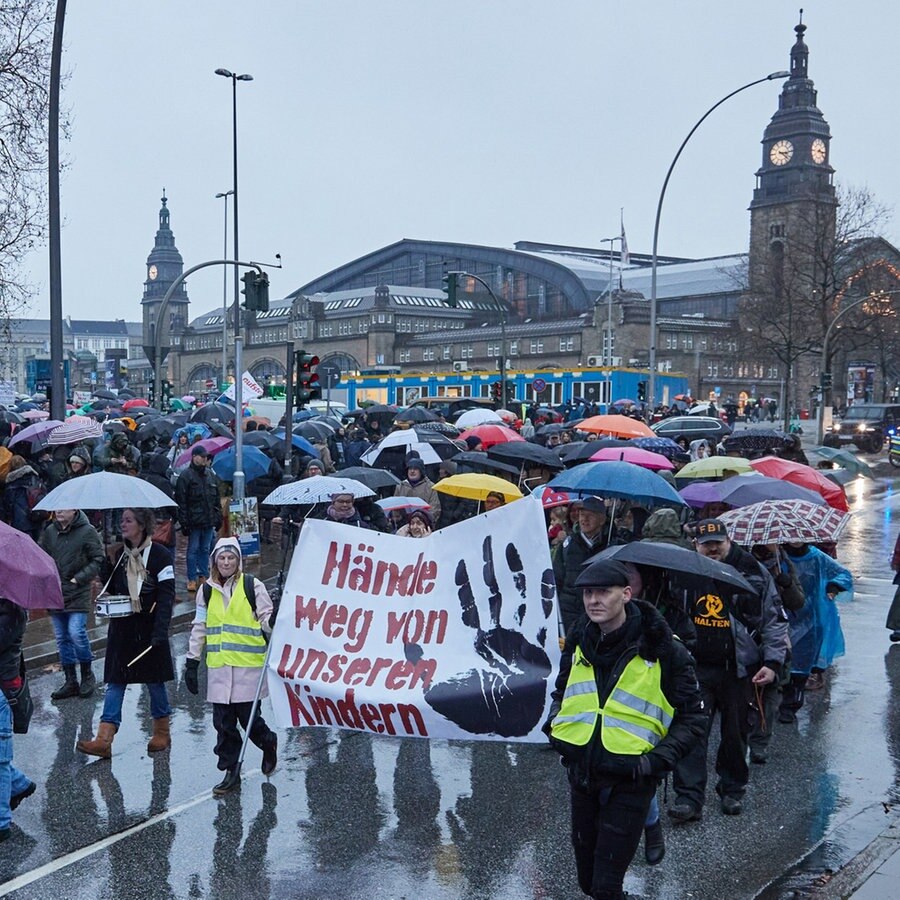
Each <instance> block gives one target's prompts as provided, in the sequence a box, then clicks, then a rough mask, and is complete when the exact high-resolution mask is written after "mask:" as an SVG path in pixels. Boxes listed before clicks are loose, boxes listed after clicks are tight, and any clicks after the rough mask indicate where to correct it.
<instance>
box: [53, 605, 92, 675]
mask: <svg viewBox="0 0 900 900" xmlns="http://www.w3.org/2000/svg"><path fill="white" fill-rule="evenodd" d="M50 619H51V620H52V622H53V631H54V632H55V633H56V646H57V647H58V648H59V661H60V662H61V663H62V664H63V665H64V666H74V665H75V663H76V662H84V663H86V662H92V661H93V659H94V654H93V653H91V642H90V639H89V638H88V635H87V613H86V612H55V613H52V614H51V615H50Z"/></svg>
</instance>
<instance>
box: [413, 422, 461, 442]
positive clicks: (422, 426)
mask: <svg viewBox="0 0 900 900" xmlns="http://www.w3.org/2000/svg"><path fill="white" fill-rule="evenodd" d="M416 428H418V429H419V431H433V432H434V433H435V434H442V435H444V437H448V438H456V437H459V435H460V431H459V429H458V428H457V427H456V426H455V425H451V424H450V423H449V422H441V421H437V422H419V423H417V424H416Z"/></svg>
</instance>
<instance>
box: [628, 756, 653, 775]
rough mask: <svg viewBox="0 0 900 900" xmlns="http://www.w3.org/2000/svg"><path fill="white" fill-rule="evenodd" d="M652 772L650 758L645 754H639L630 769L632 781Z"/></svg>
mask: <svg viewBox="0 0 900 900" xmlns="http://www.w3.org/2000/svg"><path fill="white" fill-rule="evenodd" d="M651 774H652V769H651V766H650V760H649V758H648V757H647V756H639V757H638V759H637V761H636V762H635V764H634V768H633V769H632V770H631V777H632V779H633V780H634V781H641V779H643V778H647V777H649V776H650V775H651Z"/></svg>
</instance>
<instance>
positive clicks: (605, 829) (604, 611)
mask: <svg viewBox="0 0 900 900" xmlns="http://www.w3.org/2000/svg"><path fill="white" fill-rule="evenodd" d="M575 587H576V588H581V589H582V599H583V603H584V610H585V614H584V615H582V616H581V617H580V618H579V619H578V620H577V621H576V622H575V623H574V624H573V625H572V627H571V628H570V629H569V633H568V634H567V635H566V643H565V647H564V648H563V654H562V659H561V660H560V671H559V676H558V677H557V679H556V687H555V689H554V691H553V705H552V706H551V708H550V716H549V717H548V719H547V722H546V724H545V725H544V730H545V732H547V734H548V735H549V736H550V743H551V744H552V745H553V747H554V749H555V750H557V752H558V753H559V754H560V755H561V756H562V762H563V765H565V766H566V768H567V770H568V775H569V783H570V787H571V802H572V844H573V846H574V849H575V866H576V869H577V872H578V883H579V884H580V886H581V889H582V890H583V891H584V893H585V894H588V895H589V896H591V897H602V898H605V900H606V898H608V900H614V898H620V897H622V896H623V893H622V884H623V882H624V879H625V873H626V871H627V870H628V866H629V865H630V864H631V860H632V858H633V857H634V854H635V851H636V850H637V847H638V844H639V843H640V840H641V835H642V834H643V831H644V821H645V818H646V816H647V810H648V808H649V806H650V800H651V798H652V797H653V795H654V793H655V791H656V785H657V781H658V780H659V779H661V778H662V777H663V775H664V774H665V773H666V772H668V771H670V770H671V769H672V768H673V767H674V765H675V763H676V762H677V761H678V760H679V759H681V758H682V757H683V756H684V755H685V754H686V753H687V752H688V751H689V750H690V749H691V747H692V746H693V744H694V743H695V742H696V741H697V740H698V739H699V738H700V736H701V735H702V734H703V733H704V729H705V727H706V718H705V716H704V713H703V706H702V703H701V699H700V690H699V688H698V686H697V678H696V675H695V674H694V663H693V659H692V658H691V655H690V653H688V651H687V650H686V649H685V648H684V646H683V645H682V644H681V643H680V641H677V640H676V639H675V638H674V637H673V635H672V631H671V629H670V628H669V626H668V625H667V624H666V622H665V620H664V619H663V617H662V615H661V614H660V613H659V612H658V611H657V610H656V609H655V608H654V607H653V606H651V605H650V604H648V603H644V602H642V601H639V600H632V599H631V588H630V587H629V578H628V571H627V569H626V568H625V566H624V565H623V564H622V563H620V562H617V561H615V560H608V559H596V558H595V559H594V561H593V562H591V563H589V564H588V565H586V566H585V567H584V569H583V570H582V572H581V574H580V575H579V576H578V578H577V579H576V581H575Z"/></svg>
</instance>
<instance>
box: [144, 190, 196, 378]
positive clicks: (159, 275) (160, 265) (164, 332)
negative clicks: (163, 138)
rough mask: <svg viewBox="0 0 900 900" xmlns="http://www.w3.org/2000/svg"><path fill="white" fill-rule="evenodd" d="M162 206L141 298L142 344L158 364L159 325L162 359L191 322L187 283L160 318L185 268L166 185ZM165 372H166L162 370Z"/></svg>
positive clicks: (173, 296) (151, 358)
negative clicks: (156, 352)
mask: <svg viewBox="0 0 900 900" xmlns="http://www.w3.org/2000/svg"><path fill="white" fill-rule="evenodd" d="M161 202H162V208H161V209H160V211H159V228H158V229H157V232H156V242H155V243H154V244H153V249H152V250H151V251H150V255H149V256H148V257H147V279H146V281H144V296H143V299H142V300H141V306H142V308H143V313H144V316H143V322H144V329H143V344H144V352H145V353H146V355H147V359H149V360H150V363H151V365H153V366H154V367H155V364H156V360H155V348H156V343H157V342H156V328H157V325H159V328H160V330H161V335H160V337H161V340H160V341H159V343H160V347H161V349H162V360H161V362H165V359H166V355H167V354H168V352H169V350H170V349H171V348H172V347H177V346H178V345H179V344H180V342H181V334H182V332H183V331H184V329H185V327H186V326H187V323H188V304H189V303H190V300H189V299H188V295H187V287H186V285H185V284H184V283H182V284H181V285H179V286H178V289H177V290H176V291H175V293H174V294H173V295H172V297H171V298H170V300H169V303H168V306H167V308H166V312H165V314H164V316H163V319H162V321H161V322H160V321H159V311H160V306H161V305H162V301H163V298H164V297H165V296H166V292H167V291H168V290H169V288H170V287H171V286H172V283H173V282H174V281H175V279H176V278H178V276H179V275H181V273H182V272H184V260H183V259H182V258H181V254H180V253H179V252H178V248H177V247H176V246H175V236H174V235H173V234H172V229H171V228H170V227H169V208H168V206H167V203H168V199H167V197H166V191H165V188H163V195H162V201H161ZM163 375H165V373H163Z"/></svg>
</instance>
